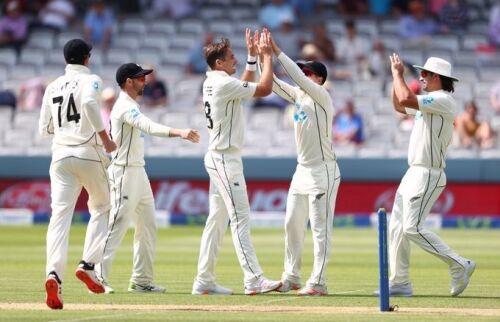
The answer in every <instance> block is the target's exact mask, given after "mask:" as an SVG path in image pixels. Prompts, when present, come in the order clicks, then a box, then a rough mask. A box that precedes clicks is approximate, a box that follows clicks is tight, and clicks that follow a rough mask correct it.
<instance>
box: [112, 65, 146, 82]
mask: <svg viewBox="0 0 500 322" xmlns="http://www.w3.org/2000/svg"><path fill="white" fill-rule="evenodd" d="M152 72H153V70H152V69H143V68H142V67H141V66H139V65H137V64H135V63H128V64H123V65H121V66H120V67H118V70H117V71H116V82H117V83H118V85H120V86H122V84H123V83H125V81H126V80H127V78H137V77H140V76H144V75H148V74H151V73H152Z"/></svg>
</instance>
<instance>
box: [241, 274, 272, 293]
mask: <svg viewBox="0 0 500 322" xmlns="http://www.w3.org/2000/svg"><path fill="white" fill-rule="evenodd" d="M280 287H281V281H271V280H268V279H267V278H265V277H260V278H259V280H258V281H257V282H255V283H253V284H250V285H245V295H256V294H264V293H269V292H272V291H276V290H277V289H278V288H280Z"/></svg>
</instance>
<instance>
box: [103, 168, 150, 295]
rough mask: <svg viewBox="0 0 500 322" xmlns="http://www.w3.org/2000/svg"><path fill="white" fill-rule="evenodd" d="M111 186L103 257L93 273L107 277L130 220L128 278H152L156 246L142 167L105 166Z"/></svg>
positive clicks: (143, 281) (143, 280)
mask: <svg viewBox="0 0 500 322" xmlns="http://www.w3.org/2000/svg"><path fill="white" fill-rule="evenodd" d="M108 174H109V180H110V187H111V212H110V216H109V217H110V218H109V231H108V235H107V238H106V241H105V244H104V258H103V261H102V264H101V265H97V266H96V273H97V276H99V277H100V278H101V279H103V280H104V281H108V277H109V273H110V271H111V264H112V262H113V258H114V256H115V254H116V251H117V249H118V247H119V246H120V244H121V242H122V240H123V237H124V236H125V233H126V232H127V230H128V228H129V226H130V223H131V221H132V220H133V221H134V223H135V234H134V255H133V256H134V258H133V269H132V277H131V279H130V281H131V282H133V283H136V284H140V285H149V284H151V283H152V282H153V263H154V256H155V250H156V219H155V205H154V197H153V191H152V190H151V184H150V182H149V179H148V175H147V174H146V170H145V169H144V167H125V166H118V165H113V164H111V166H110V167H109V169H108Z"/></svg>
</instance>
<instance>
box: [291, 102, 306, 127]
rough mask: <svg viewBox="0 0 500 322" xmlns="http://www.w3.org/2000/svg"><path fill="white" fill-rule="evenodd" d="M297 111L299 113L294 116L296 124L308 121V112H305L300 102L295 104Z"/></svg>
mask: <svg viewBox="0 0 500 322" xmlns="http://www.w3.org/2000/svg"><path fill="white" fill-rule="evenodd" d="M295 109H296V110H297V111H296V113H295V114H293V121H294V122H304V121H305V120H307V114H306V112H304V110H303V109H302V106H301V105H300V104H299V103H298V102H295Z"/></svg>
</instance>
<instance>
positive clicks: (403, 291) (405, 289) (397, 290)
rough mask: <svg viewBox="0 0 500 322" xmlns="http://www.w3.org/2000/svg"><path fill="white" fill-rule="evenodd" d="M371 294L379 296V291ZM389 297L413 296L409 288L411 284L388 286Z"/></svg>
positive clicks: (411, 289)
mask: <svg viewBox="0 0 500 322" xmlns="http://www.w3.org/2000/svg"><path fill="white" fill-rule="evenodd" d="M373 294H374V295H376V296H380V291H379V290H376V291H375V292H373ZM389 296H405V297H411V296H413V288H412V286H411V283H410V282H408V283H406V284H390V285H389Z"/></svg>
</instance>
